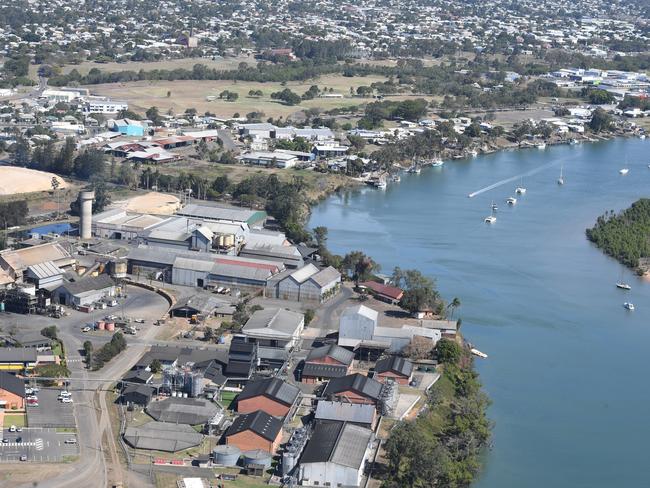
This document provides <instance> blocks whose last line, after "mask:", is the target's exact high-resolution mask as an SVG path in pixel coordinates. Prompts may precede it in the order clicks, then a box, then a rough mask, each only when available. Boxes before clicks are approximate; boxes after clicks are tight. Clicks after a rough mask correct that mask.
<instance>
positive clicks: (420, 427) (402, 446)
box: [382, 339, 490, 488]
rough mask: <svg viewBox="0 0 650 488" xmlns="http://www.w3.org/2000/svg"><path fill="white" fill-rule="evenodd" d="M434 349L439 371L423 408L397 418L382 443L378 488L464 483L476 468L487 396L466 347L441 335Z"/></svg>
mask: <svg viewBox="0 0 650 488" xmlns="http://www.w3.org/2000/svg"><path fill="white" fill-rule="evenodd" d="M436 354H437V357H438V361H439V362H440V363H442V364H443V366H442V368H443V372H442V377H441V378H440V379H439V380H438V382H437V383H436V384H435V385H434V386H433V387H432V389H431V391H430V393H429V396H428V398H427V405H428V407H429V408H428V409H427V410H426V413H423V414H421V415H419V416H418V417H417V419H416V420H414V421H401V422H399V423H398V424H397V425H396V426H395V428H394V429H393V430H392V431H391V434H390V437H389V438H388V440H387V441H386V443H385V444H384V449H385V453H386V459H387V462H388V469H387V472H386V473H385V476H384V480H385V481H384V483H383V484H382V486H383V487H384V488H403V487H407V486H408V487H412V486H417V487H426V486H444V487H445V488H458V487H466V486H469V485H470V484H471V482H472V481H473V480H474V477H475V476H476V474H477V473H478V471H479V469H480V453H481V451H482V449H483V448H484V447H485V446H486V445H487V443H488V441H489V438H490V423H489V421H488V419H487V417H486V414H485V412H486V409H487V407H488V405H489V400H488V398H487V396H486V395H485V393H483V392H482V391H481V383H480V382H479V379H478V374H477V373H476V372H475V371H474V370H473V367H472V360H471V357H470V354H469V351H468V350H467V349H464V348H461V347H460V346H459V345H458V344H457V343H456V342H454V341H451V340H448V339H442V340H440V341H439V342H438V344H437V346H436Z"/></svg>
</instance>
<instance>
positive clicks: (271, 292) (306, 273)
mask: <svg viewBox="0 0 650 488" xmlns="http://www.w3.org/2000/svg"><path fill="white" fill-rule="evenodd" d="M340 286H341V273H339V272H338V271H337V270H336V269H335V268H333V267H331V266H328V267H327V268H325V269H319V268H318V267H317V266H315V265H313V264H311V263H309V264H307V265H306V266H304V267H302V268H300V269H299V270H297V271H294V272H293V273H291V274H290V275H288V276H286V277H285V278H283V279H282V280H280V281H277V282H273V283H271V284H270V287H269V288H267V296H271V297H273V298H280V299H282V300H293V301H296V302H308V303H322V302H324V301H326V300H328V299H329V298H331V297H333V296H334V295H335V294H336V293H337V292H338V290H339V288H340Z"/></svg>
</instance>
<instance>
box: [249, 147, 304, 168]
mask: <svg viewBox="0 0 650 488" xmlns="http://www.w3.org/2000/svg"><path fill="white" fill-rule="evenodd" d="M239 160H240V161H241V162H242V164H251V165H254V166H264V167H267V168H283V169H286V168H293V167H294V166H295V165H296V164H298V162H299V160H298V157H297V156H294V155H293V154H287V153H283V152H275V151H250V152H247V153H244V154H242V155H241V156H239Z"/></svg>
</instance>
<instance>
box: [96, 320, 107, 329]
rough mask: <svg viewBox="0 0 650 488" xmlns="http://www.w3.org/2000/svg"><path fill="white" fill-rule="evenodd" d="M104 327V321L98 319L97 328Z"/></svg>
mask: <svg viewBox="0 0 650 488" xmlns="http://www.w3.org/2000/svg"><path fill="white" fill-rule="evenodd" d="M104 329H106V322H104V321H103V320H98V321H97V330H104Z"/></svg>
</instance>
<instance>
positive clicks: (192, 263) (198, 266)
mask: <svg viewBox="0 0 650 488" xmlns="http://www.w3.org/2000/svg"><path fill="white" fill-rule="evenodd" d="M214 267H215V264H214V263H213V262H212V261H205V260H201V259H192V258H183V257H180V256H179V257H177V258H176V259H175V260H174V268H179V269H187V270H191V271H206V272H209V271H211V270H212V268H214Z"/></svg>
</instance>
